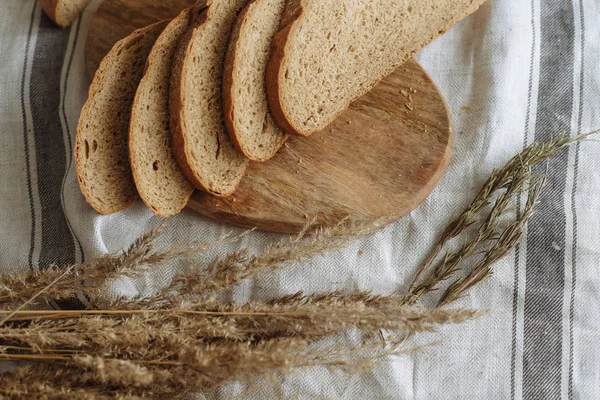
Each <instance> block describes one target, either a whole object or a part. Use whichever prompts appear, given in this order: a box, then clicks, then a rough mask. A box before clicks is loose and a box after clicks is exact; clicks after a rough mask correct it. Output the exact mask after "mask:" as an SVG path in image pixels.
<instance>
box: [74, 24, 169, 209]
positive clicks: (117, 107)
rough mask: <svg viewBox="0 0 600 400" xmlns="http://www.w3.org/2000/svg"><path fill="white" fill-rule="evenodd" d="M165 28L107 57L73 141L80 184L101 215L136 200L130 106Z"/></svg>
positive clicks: (139, 34) (151, 29) (154, 28)
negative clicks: (131, 162) (157, 40)
mask: <svg viewBox="0 0 600 400" xmlns="http://www.w3.org/2000/svg"><path fill="white" fill-rule="evenodd" d="M166 24H167V23H166V22H159V23H156V24H154V25H150V26H148V27H145V28H142V29H139V30H137V31H135V32H133V33H132V34H131V35H129V36H127V37H126V38H124V39H122V40H121V41H119V42H117V44H115V46H114V47H113V48H112V50H111V51H110V52H109V53H108V54H107V55H106V57H104V60H102V63H100V67H99V68H98V71H97V72H96V75H95V76H94V79H93V80H92V84H91V86H90V90H89V95H88V99H87V101H86V103H85V104H84V106H83V109H82V110H81V116H80V117H79V125H78V126H77V137H76V140H75V162H76V166H77V178H78V180H79V185H80V187H81V191H82V192H83V195H84V197H85V199H86V200H87V202H88V203H89V204H90V205H91V206H92V207H93V208H94V209H96V210H97V211H98V212H100V213H101V214H112V213H115V212H117V211H120V210H123V209H125V208H127V207H128V206H129V205H130V204H131V203H132V202H133V201H134V200H135V199H136V197H137V192H136V190H135V185H134V183H133V177H132V175H131V166H130V165H129V157H128V145H127V142H128V140H127V137H128V132H129V118H130V115H131V105H132V103H133V98H134V96H135V91H136V89H137V86H138V83H139V82H140V79H142V75H143V74H144V65H145V63H146V59H147V57H148V53H150V50H151V49H152V46H153V45H154V42H155V41H156V39H157V38H158V36H159V35H160V33H161V32H162V30H163V29H164V27H165V26H166Z"/></svg>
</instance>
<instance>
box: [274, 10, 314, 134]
mask: <svg viewBox="0 0 600 400" xmlns="http://www.w3.org/2000/svg"><path fill="white" fill-rule="evenodd" d="M302 11H303V9H302V0H289V1H286V4H285V8H284V10H283V15H282V17H281V26H280V29H279V32H278V33H277V34H276V35H275V37H274V38H273V41H272V42H271V56H270V57H269V63H268V64H267V73H266V87H267V102H268V103H269V109H270V110H271V115H272V116H273V119H274V120H275V122H276V123H277V125H279V127H280V128H281V129H283V130H284V131H285V132H286V133H289V134H294V135H300V136H308V134H306V133H305V132H302V131H300V130H298V129H296V128H295V127H294V126H293V125H292V124H291V123H290V121H289V120H288V118H287V117H286V113H285V110H284V109H283V104H282V102H281V97H280V96H279V86H280V80H281V70H282V66H283V63H284V62H285V53H286V45H287V43H288V38H289V36H290V34H291V32H292V28H293V26H294V23H295V22H296V21H297V20H298V19H300V17H301V16H302Z"/></svg>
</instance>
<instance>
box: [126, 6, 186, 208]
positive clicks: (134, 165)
mask: <svg viewBox="0 0 600 400" xmlns="http://www.w3.org/2000/svg"><path fill="white" fill-rule="evenodd" d="M185 13H188V14H189V13H190V9H189V8H188V9H185V10H184V11H182V12H181V14H180V15H179V16H177V17H175V19H174V20H173V21H175V20H177V19H179V18H183V17H185ZM188 18H189V15H188ZM187 23H188V25H189V21H188V22H187ZM167 29H169V26H168V25H167V28H165V31H163V34H164V33H165V32H167V31H166V30H167ZM159 42H160V37H159V39H158V40H157V43H156V44H155V46H156V45H157V44H158V43H159ZM160 57H162V54H158V53H154V49H153V50H152V51H151V52H150V55H149V56H148V60H147V62H146V67H145V71H144V77H143V78H142V80H141V81H140V85H141V84H142V82H144V80H145V79H146V78H147V73H148V70H149V68H150V66H151V65H152V64H153V63H154V62H160V60H155V59H156V58H160ZM139 90H140V89H139V87H138V92H137V93H136V96H135V99H134V102H133V106H132V108H131V119H130V123H129V159H130V161H131V172H132V174H133V180H134V182H135V185H136V188H137V190H138V193H139V194H140V198H141V199H142V201H143V202H144V204H145V205H146V206H147V207H148V208H149V209H150V210H151V211H152V212H153V213H154V214H156V215H158V216H159V217H164V218H167V217H171V216H173V215H175V214H177V213H179V212H180V211H181V210H182V209H183V208H184V207H185V206H186V204H187V202H188V201H189V199H190V196H191V195H192V193H193V192H194V188H193V187H192V185H191V184H190V183H188V185H189V187H188V188H187V192H186V195H185V196H183V197H182V198H180V199H178V200H179V202H178V203H177V204H174V205H172V207H169V208H168V209H166V208H165V207H160V206H158V205H156V204H152V202H151V201H150V199H149V195H148V194H147V192H146V186H145V185H144V183H143V182H142V178H141V176H142V175H143V171H142V170H141V166H140V163H141V162H140V161H138V157H137V152H136V148H134V146H133V145H134V142H135V140H136V138H135V136H134V132H135V133H136V134H141V135H143V134H144V133H142V132H139V133H138V132H136V130H135V123H136V122H137V120H138V119H139V118H138V116H137V111H138V107H137V103H138V101H141V100H140V99H139V97H138V94H139ZM165 111H166V112H168V111H169V110H165ZM174 178H175V177H174Z"/></svg>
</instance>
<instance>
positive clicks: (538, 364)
mask: <svg viewBox="0 0 600 400" xmlns="http://www.w3.org/2000/svg"><path fill="white" fill-rule="evenodd" d="M540 6H541V8H540V15H541V25H540V30H541V38H540V80H539V92H538V110H537V122H536V129H535V139H536V140H539V141H546V140H549V139H551V138H552V137H556V136H557V135H560V134H562V133H565V132H570V127H571V118H572V110H573V71H574V66H573V59H574V57H573V55H574V38H575V31H574V23H573V17H574V14H573V5H572V3H571V1H568V0H543V1H541V2H540ZM567 164H568V153H567V152H560V153H559V154H557V155H556V156H555V157H554V158H552V159H550V160H549V162H548V163H547V164H546V165H542V166H539V167H537V168H534V172H538V173H541V172H544V171H545V170H546V168H547V171H548V182H547V186H546V190H545V195H544V196H542V198H541V199H540V202H539V205H538V208H537V210H538V212H537V216H536V218H534V219H532V221H531V222H530V223H529V227H528V233H527V266H526V272H525V276H526V283H525V285H526V286H525V313H524V340H523V342H524V343H523V397H524V398H525V399H548V400H550V399H559V398H560V396H561V370H562V369H561V362H562V305H563V297H564V286H565V275H564V256H565V251H564V247H565V225H566V215H565V207H564V194H565V188H566V176H567V167H568V165H567Z"/></svg>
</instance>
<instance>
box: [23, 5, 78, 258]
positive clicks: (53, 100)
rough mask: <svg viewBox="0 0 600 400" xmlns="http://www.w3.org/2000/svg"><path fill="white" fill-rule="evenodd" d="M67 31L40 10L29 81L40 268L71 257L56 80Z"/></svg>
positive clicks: (72, 246) (71, 249)
mask: <svg viewBox="0 0 600 400" xmlns="http://www.w3.org/2000/svg"><path fill="white" fill-rule="evenodd" d="M69 35H70V33H69V30H68V29H59V28H57V27H56V25H54V23H53V22H52V21H51V20H50V18H48V16H46V14H43V15H42V17H41V20H40V27H39V33H38V38H37V43H36V47H35V52H34V57H33V65H32V69H31V81H30V93H31V112H32V117H33V131H34V137H35V150H36V163H37V181H38V192H39V196H40V206H41V217H42V221H41V228H42V239H41V245H42V247H41V249H40V257H39V267H40V268H45V267H48V266H49V265H52V264H55V265H59V266H64V265H71V264H73V263H75V261H76V258H75V243H74V239H73V236H72V234H71V232H70V229H69V226H68V224H67V219H66V216H65V213H64V210H63V205H62V202H61V192H62V190H61V189H62V182H63V178H64V175H65V173H66V165H67V163H66V155H65V151H66V149H65V142H64V139H63V132H62V127H61V123H60V81H61V74H62V68H63V63H64V60H65V55H66V50H67V46H68V41H69Z"/></svg>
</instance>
